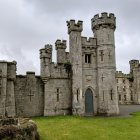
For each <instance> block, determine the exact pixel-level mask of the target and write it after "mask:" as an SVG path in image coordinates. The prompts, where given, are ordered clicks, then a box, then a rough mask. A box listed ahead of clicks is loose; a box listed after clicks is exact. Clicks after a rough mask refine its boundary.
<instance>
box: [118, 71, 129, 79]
mask: <svg viewBox="0 0 140 140" xmlns="http://www.w3.org/2000/svg"><path fill="white" fill-rule="evenodd" d="M116 78H128V79H129V78H131V75H130V74H124V73H123V72H122V71H116Z"/></svg>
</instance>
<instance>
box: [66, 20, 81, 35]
mask: <svg viewBox="0 0 140 140" xmlns="http://www.w3.org/2000/svg"><path fill="white" fill-rule="evenodd" d="M67 26H68V34H70V32H71V31H77V32H82V31H83V21H79V20H78V22H77V23H75V20H70V21H67Z"/></svg>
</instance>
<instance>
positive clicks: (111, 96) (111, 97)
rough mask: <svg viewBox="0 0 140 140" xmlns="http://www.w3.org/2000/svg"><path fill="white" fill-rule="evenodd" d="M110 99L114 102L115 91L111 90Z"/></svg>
mask: <svg viewBox="0 0 140 140" xmlns="http://www.w3.org/2000/svg"><path fill="white" fill-rule="evenodd" d="M110 99H111V100H113V91H112V89H111V90H110Z"/></svg>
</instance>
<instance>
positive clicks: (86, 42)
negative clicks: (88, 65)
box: [82, 37, 96, 47]
mask: <svg viewBox="0 0 140 140" xmlns="http://www.w3.org/2000/svg"><path fill="white" fill-rule="evenodd" d="M82 46H88V47H92V46H96V38H92V37H89V38H87V37H82Z"/></svg>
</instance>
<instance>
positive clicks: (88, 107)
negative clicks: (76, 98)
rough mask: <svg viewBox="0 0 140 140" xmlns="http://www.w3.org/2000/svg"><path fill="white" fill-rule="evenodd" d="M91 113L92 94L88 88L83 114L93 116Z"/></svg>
mask: <svg viewBox="0 0 140 140" xmlns="http://www.w3.org/2000/svg"><path fill="white" fill-rule="evenodd" d="M93 112H94V111H93V93H92V91H91V89H89V88H88V89H87V90H86V92H85V114H86V115H93Z"/></svg>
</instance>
